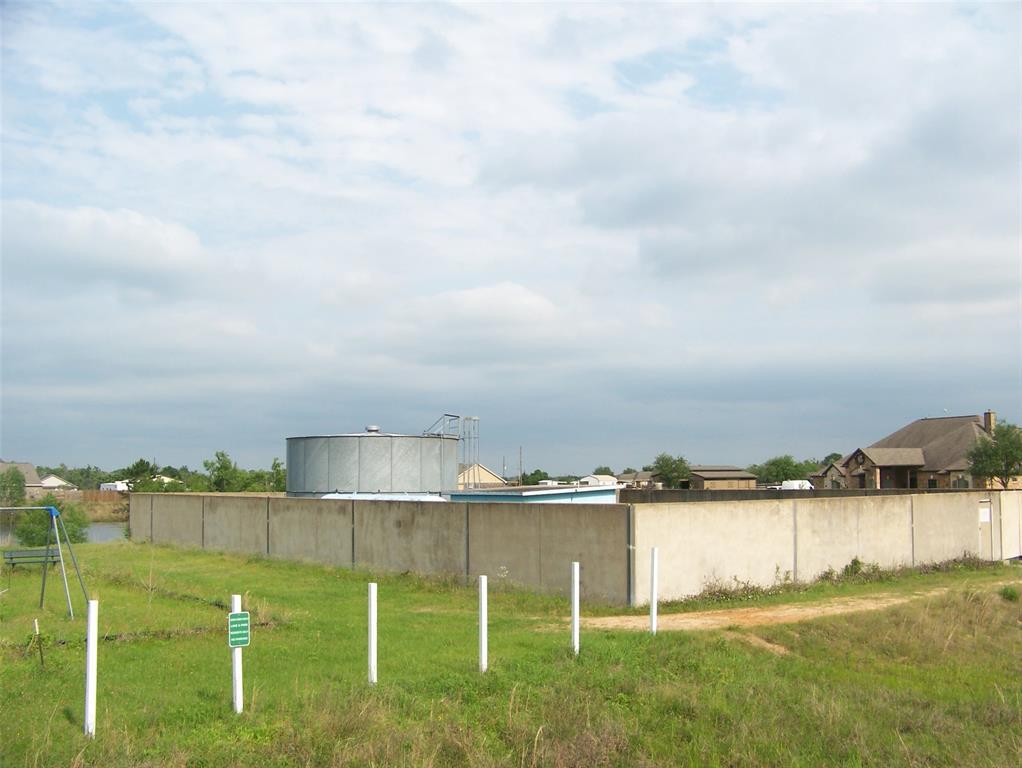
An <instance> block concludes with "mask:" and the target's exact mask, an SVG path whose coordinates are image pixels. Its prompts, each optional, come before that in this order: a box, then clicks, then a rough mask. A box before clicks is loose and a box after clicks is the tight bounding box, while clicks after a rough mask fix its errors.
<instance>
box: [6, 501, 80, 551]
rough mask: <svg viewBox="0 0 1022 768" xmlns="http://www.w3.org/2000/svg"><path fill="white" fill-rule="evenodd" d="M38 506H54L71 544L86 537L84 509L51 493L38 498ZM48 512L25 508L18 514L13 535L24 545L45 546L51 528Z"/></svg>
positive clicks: (77, 542)
mask: <svg viewBox="0 0 1022 768" xmlns="http://www.w3.org/2000/svg"><path fill="white" fill-rule="evenodd" d="M38 506H40V507H56V508H57V509H58V510H59V511H60V518H61V520H63V521H64V528H65V529H66V530H67V537H68V538H69V539H70V540H71V543H72V544H80V543H82V542H83V541H86V540H87V538H88V528H89V518H88V516H86V514H85V512H84V510H82V508H81V507H79V506H78V505H77V504H72V503H71V502H70V501H65V500H62V499H57V498H56V497H55V496H54V495H53V494H52V493H50V494H47V495H46V496H44V497H43V498H41V499H39V501H38ZM52 527H53V523H51V522H50V513H49V511H48V510H45V509H26V510H25V511H24V512H20V513H19V515H18V522H17V524H16V525H15V527H14V535H15V536H16V537H17V539H18V541H20V542H21V543H22V544H23V545H24V546H26V547H44V546H46V537H47V535H48V533H49V531H50V530H52Z"/></svg>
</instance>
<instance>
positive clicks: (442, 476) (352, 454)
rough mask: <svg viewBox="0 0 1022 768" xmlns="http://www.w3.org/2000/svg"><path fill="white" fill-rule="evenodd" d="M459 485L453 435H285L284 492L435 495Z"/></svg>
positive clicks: (373, 429) (375, 431)
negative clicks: (285, 483)
mask: <svg viewBox="0 0 1022 768" xmlns="http://www.w3.org/2000/svg"><path fill="white" fill-rule="evenodd" d="M457 487H458V438H457V436H455V435H440V434H428V435H399V434H392V433H388V432H381V431H380V428H379V427H377V426H369V427H366V430H365V432H354V433H348V434H341V435H308V436H305V437H289V438H287V495H288V496H322V495H323V494H325V493H337V492H356V493H394V492H398V493H401V492H407V493H439V492H440V491H449V490H453V489H455V488H457Z"/></svg>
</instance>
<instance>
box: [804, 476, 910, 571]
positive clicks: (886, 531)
mask: <svg viewBox="0 0 1022 768" xmlns="http://www.w3.org/2000/svg"><path fill="white" fill-rule="evenodd" d="M913 498H914V497H913V496H876V497H866V498H857V499H856V498H843V499H804V500H799V501H792V502H789V503H790V504H791V506H792V508H793V509H794V513H795V523H796V533H797V535H796V537H795V538H796V547H797V549H796V552H797V557H796V571H797V575H798V578H799V580H800V581H812V580H813V579H815V578H816V577H818V576H819V575H820V574H821V573H823V572H824V571H826V570H827V569H828V568H833V569H834V570H836V571H840V570H841V569H842V568H843V567H844V566H846V565H847V564H848V563H850V562H851V561H852V558H855V557H857V558H859V559H860V560H862V561H863V562H867V563H877V564H879V565H881V566H883V567H884V568H895V567H898V566H902V565H912V499H913Z"/></svg>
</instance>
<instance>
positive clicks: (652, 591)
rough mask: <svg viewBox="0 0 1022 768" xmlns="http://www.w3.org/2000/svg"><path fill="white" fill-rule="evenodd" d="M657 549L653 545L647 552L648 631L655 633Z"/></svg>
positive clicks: (657, 591)
mask: <svg viewBox="0 0 1022 768" xmlns="http://www.w3.org/2000/svg"><path fill="white" fill-rule="evenodd" d="M658 555H659V550H658V549H657V547H653V549H652V550H650V553H649V631H650V634H653V635H655V634H656V621H657V601H658V599H659V589H658V587H659V583H658V579H657V571H658V570H659V569H658V565H659V563H658V560H659V558H658Z"/></svg>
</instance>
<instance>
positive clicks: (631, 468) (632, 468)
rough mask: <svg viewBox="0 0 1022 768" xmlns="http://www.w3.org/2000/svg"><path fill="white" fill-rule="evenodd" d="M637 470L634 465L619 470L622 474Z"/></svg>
mask: <svg viewBox="0 0 1022 768" xmlns="http://www.w3.org/2000/svg"><path fill="white" fill-rule="evenodd" d="M637 471H638V470H636V469H635V467H625V468H624V469H622V470H621V474H622V475H634V474H635V473H636V472H637Z"/></svg>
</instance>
